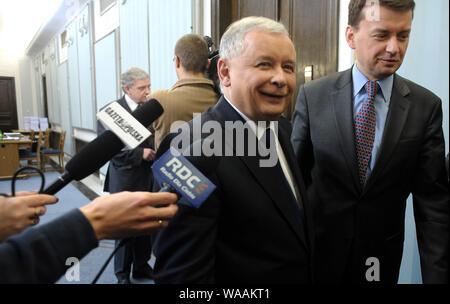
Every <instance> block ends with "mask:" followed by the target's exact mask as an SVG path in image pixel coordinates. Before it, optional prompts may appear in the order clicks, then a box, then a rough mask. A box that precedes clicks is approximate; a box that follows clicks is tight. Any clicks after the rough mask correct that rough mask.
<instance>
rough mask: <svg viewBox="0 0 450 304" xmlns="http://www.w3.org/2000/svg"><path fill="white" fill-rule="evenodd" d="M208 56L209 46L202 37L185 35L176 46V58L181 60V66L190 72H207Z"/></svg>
mask: <svg viewBox="0 0 450 304" xmlns="http://www.w3.org/2000/svg"><path fill="white" fill-rule="evenodd" d="M208 55H209V50H208V44H207V43H206V41H205V40H204V39H203V37H202V36H200V35H196V34H187V35H184V36H183V37H181V38H180V39H179V40H178V41H177V43H176V45H175V56H177V57H178V58H179V59H180V63H181V66H182V67H183V68H184V69H185V70H186V71H189V72H193V73H203V72H205V71H206V66H207V63H208Z"/></svg>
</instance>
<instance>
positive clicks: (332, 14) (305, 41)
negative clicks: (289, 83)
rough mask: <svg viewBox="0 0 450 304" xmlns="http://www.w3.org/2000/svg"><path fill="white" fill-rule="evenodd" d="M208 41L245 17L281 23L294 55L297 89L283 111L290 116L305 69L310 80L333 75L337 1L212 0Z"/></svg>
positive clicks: (336, 64) (336, 53)
mask: <svg viewBox="0 0 450 304" xmlns="http://www.w3.org/2000/svg"><path fill="white" fill-rule="evenodd" d="M211 10H212V23H211V24H212V31H211V32H212V38H213V40H214V42H215V45H217V46H218V45H219V41H220V37H222V34H223V33H224V32H225V30H226V28H227V26H228V25H229V24H231V23H232V22H234V21H236V20H239V19H241V18H244V17H247V16H264V17H268V18H271V19H274V20H277V21H280V22H281V23H283V24H284V25H285V26H286V28H287V29H288V31H289V34H290V36H291V38H292V41H293V42H294V46H295V50H296V52H297V71H296V72H297V89H296V91H295V92H294V97H293V101H292V103H291V105H290V107H289V108H288V109H287V110H286V113H285V114H286V116H287V117H288V118H289V119H290V118H291V117H292V113H293V109H294V106H295V101H296V99H297V94H298V88H299V86H300V85H302V84H303V83H305V80H307V79H305V68H307V67H311V68H312V79H318V78H320V77H322V76H325V75H328V74H330V73H333V72H337V68H338V62H337V59H338V31H339V18H338V17H339V1H338V0H231V1H230V0H212V6H211Z"/></svg>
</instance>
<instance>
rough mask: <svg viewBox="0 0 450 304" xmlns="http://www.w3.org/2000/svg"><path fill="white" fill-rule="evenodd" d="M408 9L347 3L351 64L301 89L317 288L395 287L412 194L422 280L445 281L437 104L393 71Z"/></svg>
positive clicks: (298, 134) (389, 1)
mask: <svg viewBox="0 0 450 304" xmlns="http://www.w3.org/2000/svg"><path fill="white" fill-rule="evenodd" d="M414 7H415V3H414V1H413V0H379V1H373V0H372V1H366V0H352V1H351V2H350V4H349V24H348V26H347V28H346V32H345V34H346V39H347V43H348V45H349V46H350V48H352V49H353V50H354V51H355V57H356V64H355V65H354V66H353V68H352V69H350V70H347V71H344V72H341V73H336V74H333V75H330V76H328V77H324V78H322V79H318V80H316V81H312V82H310V83H308V84H306V85H304V86H303V87H301V88H300V92H299V96H298V100H297V104H296V108H295V113H294V119H293V133H292V143H293V146H294V150H295V153H296V155H297V158H298V161H299V163H300V167H301V169H302V171H303V173H304V177H305V180H306V184H307V191H308V198H309V200H310V202H311V203H312V204H313V205H314V210H315V218H314V221H315V223H316V227H315V230H316V232H317V238H316V251H315V252H316V255H315V261H316V262H317V264H316V270H317V276H316V277H317V278H318V279H319V282H322V283H364V282H366V283H367V282H373V280H375V281H376V282H381V283H388V284H392V283H397V280H398V275H399V270H400V263H401V259H402V251H403V239H404V225H405V208H406V200H407V198H408V196H409V195H410V194H412V195H413V204H414V216H415V222H416V229H417V238H418V245H419V252H420V262H421V269H422V279H423V282H424V283H446V282H448V274H449V272H448V257H449V256H448V249H449V246H448V244H449V225H448V223H449V195H448V188H447V187H448V186H447V185H448V184H447V180H446V170H445V165H444V164H445V161H444V152H445V148H444V138H443V132H442V105H441V100H440V99H439V98H438V97H437V96H436V95H434V94H433V93H432V92H430V91H428V90H427V89H425V88H423V87H420V86H419V85H417V84H415V83H413V82H411V81H409V80H407V79H404V78H402V77H400V76H399V75H397V74H396V73H395V72H396V71H397V70H398V69H399V68H400V66H401V64H402V61H403V58H404V56H405V53H406V49H407V47H408V42H409V35H410V32H411V24H412V20H413V11H414ZM372 262H373V263H372ZM375 264H376V267H372V266H375ZM375 268H376V269H375Z"/></svg>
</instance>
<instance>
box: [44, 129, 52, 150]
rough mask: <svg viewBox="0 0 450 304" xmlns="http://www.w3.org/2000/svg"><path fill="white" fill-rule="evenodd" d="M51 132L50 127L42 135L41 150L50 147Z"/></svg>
mask: <svg viewBox="0 0 450 304" xmlns="http://www.w3.org/2000/svg"><path fill="white" fill-rule="evenodd" d="M51 133H52V130H51V129H47V130H45V133H44V137H43V140H44V145H42V146H41V150H48V149H50V134H51Z"/></svg>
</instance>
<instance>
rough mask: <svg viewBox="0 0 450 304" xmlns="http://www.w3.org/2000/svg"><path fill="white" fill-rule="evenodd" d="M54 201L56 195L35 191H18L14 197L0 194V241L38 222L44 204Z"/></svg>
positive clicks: (43, 209) (42, 213)
mask: <svg viewBox="0 0 450 304" xmlns="http://www.w3.org/2000/svg"><path fill="white" fill-rule="evenodd" d="M56 202H58V199H57V198H56V197H54V196H51V195H47V194H37V192H19V193H17V194H16V196H15V197H2V196H0V242H1V241H3V240H5V239H6V238H7V237H9V236H11V235H14V234H17V233H19V232H21V231H22V230H23V229H25V228H26V227H28V226H32V225H36V224H37V223H39V217H40V216H41V215H44V214H45V212H46V208H45V207H44V205H48V204H54V203H56Z"/></svg>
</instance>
